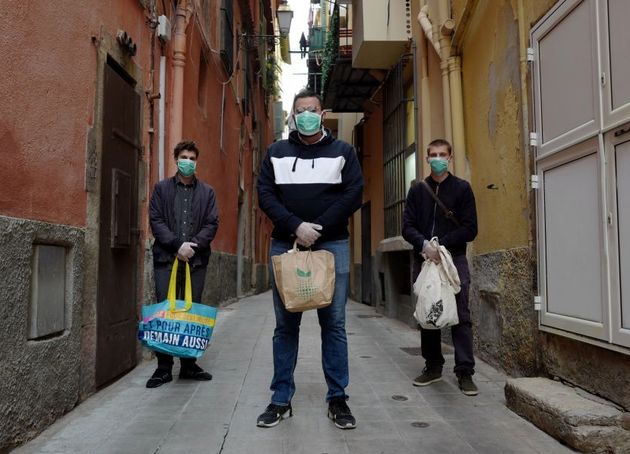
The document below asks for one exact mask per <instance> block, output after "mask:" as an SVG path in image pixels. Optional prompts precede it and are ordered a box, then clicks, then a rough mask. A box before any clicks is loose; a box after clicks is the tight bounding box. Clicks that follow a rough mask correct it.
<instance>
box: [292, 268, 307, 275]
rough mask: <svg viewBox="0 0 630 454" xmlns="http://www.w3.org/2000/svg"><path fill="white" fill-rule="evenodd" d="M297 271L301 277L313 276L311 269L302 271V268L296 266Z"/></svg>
mask: <svg viewBox="0 0 630 454" xmlns="http://www.w3.org/2000/svg"><path fill="white" fill-rule="evenodd" d="M295 272H296V273H297V275H298V276H299V277H311V272H310V271H302V270H301V269H299V268H296V269H295Z"/></svg>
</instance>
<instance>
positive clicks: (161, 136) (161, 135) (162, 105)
mask: <svg viewBox="0 0 630 454" xmlns="http://www.w3.org/2000/svg"><path fill="white" fill-rule="evenodd" d="M165 109H166V56H164V55H161V56H160V100H159V103H158V177H159V179H160V180H162V179H163V178H164V142H165V138H166V131H165V118H164V113H165Z"/></svg>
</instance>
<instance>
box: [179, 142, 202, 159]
mask: <svg viewBox="0 0 630 454" xmlns="http://www.w3.org/2000/svg"><path fill="white" fill-rule="evenodd" d="M182 151H194V152H195V156H196V157H199V148H197V144H196V143H195V142H193V141H192V140H182V141H181V142H180V143H178V144H177V145H175V151H174V152H173V156H175V159H177V158H178V157H179V154H180V153H181V152H182Z"/></svg>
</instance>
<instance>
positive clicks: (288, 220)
mask: <svg viewBox="0 0 630 454" xmlns="http://www.w3.org/2000/svg"><path fill="white" fill-rule="evenodd" d="M292 112H293V116H294V118H295V126H296V130H295V131H292V132H291V133H290V134H289V139H288V140H281V141H279V142H276V143H274V144H273V145H271V146H270V147H269V149H268V150H267V156H266V157H265V160H264V162H263V164H262V168H261V171H260V176H259V178H258V200H259V203H260V207H261V208H262V210H263V211H264V212H265V213H266V214H267V216H269V218H270V219H271V221H272V222H273V225H274V230H273V233H272V240H271V252H270V256H276V255H280V254H282V253H284V252H287V250H289V249H291V248H292V247H293V242H294V240H296V239H297V241H298V244H300V245H301V246H304V247H307V248H308V247H310V248H312V249H313V250H318V249H324V250H327V251H330V252H332V253H333V255H334V256H335V292H334V296H333V300H332V303H331V304H330V306H327V307H325V308H323V309H318V310H317V316H318V318H319V325H320V327H321V339H322V368H323V369H324V376H325V378H326V384H327V385H328V393H327V394H326V401H327V402H328V417H329V418H331V419H332V420H333V422H334V423H335V425H336V426H337V427H339V428H341V429H353V428H354V427H356V421H355V418H354V416H352V412H351V411H350V408H349V407H348V405H347V403H346V400H347V399H348V396H347V395H346V393H345V388H346V387H347V386H348V382H349V374H348V342H347V337H346V301H347V298H348V284H349V275H350V250H349V245H348V218H349V217H350V216H351V215H352V213H354V212H355V211H356V210H357V209H358V208H359V207H360V206H361V192H362V188H363V176H362V174H361V168H360V166H359V161H358V159H357V157H356V153H355V151H354V149H353V148H352V146H350V145H349V144H347V143H345V142H342V141H341V140H336V139H335V138H334V137H333V136H332V135H331V133H330V131H329V130H327V129H324V128H323V127H322V119H323V117H324V115H325V113H324V112H322V101H321V98H320V97H319V95H317V94H315V93H313V92H311V91H308V90H303V91H301V92H300V93H298V94H297V95H296V96H295V99H294V101H293V110H292ZM272 283H273V286H272V288H273V303H274V310H275V315H276V328H275V331H274V336H273V365H274V375H273V379H272V380H271V391H272V392H273V395H272V396H271V403H270V404H269V406H268V407H267V409H266V410H265V412H264V413H263V414H261V415H260V416H259V417H258V421H257V425H258V426H260V427H273V426H275V425H276V424H278V423H279V422H280V420H282V419H283V418H286V417H288V416H291V415H292V407H291V399H292V398H293V395H294V393H295V381H294V378H293V373H294V371H295V366H296V364H297V356H298V343H299V334H300V321H301V319H302V313H301V312H288V311H287V310H286V309H285V308H284V305H283V303H282V300H281V299H280V296H279V294H278V291H277V289H276V285H275V281H273V280H272Z"/></svg>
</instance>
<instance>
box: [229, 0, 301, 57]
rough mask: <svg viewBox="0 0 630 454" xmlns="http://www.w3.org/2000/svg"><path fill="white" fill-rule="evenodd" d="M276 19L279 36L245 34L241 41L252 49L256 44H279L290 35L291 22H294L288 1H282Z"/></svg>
mask: <svg viewBox="0 0 630 454" xmlns="http://www.w3.org/2000/svg"><path fill="white" fill-rule="evenodd" d="M276 19H278V28H279V29H280V34H279V35H250V34H247V33H243V34H242V35H241V39H242V40H243V42H245V43H246V46H247V47H252V46H253V45H254V44H255V43H261V42H268V43H269V42H278V41H279V40H280V38H284V37H285V36H287V35H288V34H289V30H290V29H291V21H292V20H293V11H292V10H291V9H290V8H289V5H288V4H287V0H282V1H281V3H280V5H279V6H278V9H277V10H276Z"/></svg>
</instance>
